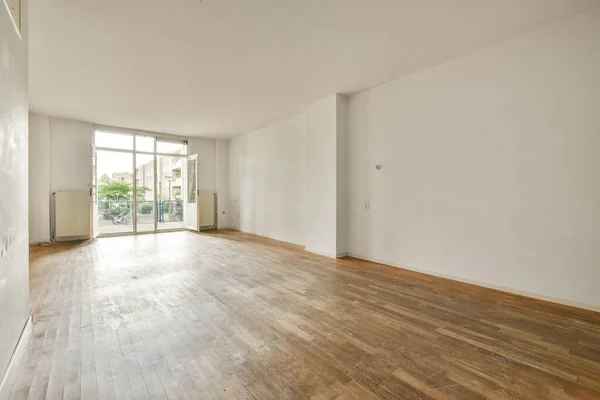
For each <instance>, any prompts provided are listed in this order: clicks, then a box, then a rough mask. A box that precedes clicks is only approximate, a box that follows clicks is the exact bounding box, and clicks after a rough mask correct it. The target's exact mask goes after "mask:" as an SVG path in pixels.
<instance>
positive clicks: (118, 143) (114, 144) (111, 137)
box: [95, 131, 133, 150]
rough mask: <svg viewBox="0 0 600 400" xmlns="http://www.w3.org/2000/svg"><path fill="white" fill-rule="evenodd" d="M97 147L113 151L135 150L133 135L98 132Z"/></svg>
mask: <svg viewBox="0 0 600 400" xmlns="http://www.w3.org/2000/svg"><path fill="white" fill-rule="evenodd" d="M95 136H96V140H95V144H96V147H108V148H111V149H121V150H133V135H128V134H124V133H113V132H105V131H96V135H95Z"/></svg>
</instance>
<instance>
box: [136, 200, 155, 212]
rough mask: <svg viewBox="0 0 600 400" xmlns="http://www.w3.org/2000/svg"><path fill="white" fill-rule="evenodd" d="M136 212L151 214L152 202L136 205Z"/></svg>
mask: <svg viewBox="0 0 600 400" xmlns="http://www.w3.org/2000/svg"><path fill="white" fill-rule="evenodd" d="M138 212H139V213H140V214H152V202H143V203H141V204H140V205H138Z"/></svg>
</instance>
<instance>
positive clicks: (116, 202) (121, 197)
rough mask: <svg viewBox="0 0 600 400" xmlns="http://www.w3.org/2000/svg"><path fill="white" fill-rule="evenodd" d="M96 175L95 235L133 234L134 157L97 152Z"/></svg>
mask: <svg viewBox="0 0 600 400" xmlns="http://www.w3.org/2000/svg"><path fill="white" fill-rule="evenodd" d="M96 174H97V175H96V176H97V179H98V215H97V225H98V233H99V234H100V235H103V234H109V233H129V232H133V212H132V211H133V210H132V208H133V154H132V153H118V152H114V151H102V150H98V152H97V155H96Z"/></svg>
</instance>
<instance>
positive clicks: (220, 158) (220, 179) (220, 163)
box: [215, 140, 230, 229]
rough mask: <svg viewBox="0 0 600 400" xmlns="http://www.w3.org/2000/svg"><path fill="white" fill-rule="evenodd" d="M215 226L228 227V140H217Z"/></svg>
mask: <svg viewBox="0 0 600 400" xmlns="http://www.w3.org/2000/svg"><path fill="white" fill-rule="evenodd" d="M215 172H216V186H217V187H216V189H217V227H218V228H219V229H224V228H229V226H230V225H229V141H227V140H217V154H216V171H215Z"/></svg>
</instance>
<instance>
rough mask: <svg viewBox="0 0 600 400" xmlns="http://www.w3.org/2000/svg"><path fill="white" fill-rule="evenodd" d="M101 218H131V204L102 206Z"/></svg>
mask: <svg viewBox="0 0 600 400" xmlns="http://www.w3.org/2000/svg"><path fill="white" fill-rule="evenodd" d="M101 212H102V216H103V217H104V219H109V220H111V219H113V218H114V217H119V216H124V215H125V216H128V217H129V218H131V202H130V201H119V202H114V203H113V202H111V203H103V204H102V209H101Z"/></svg>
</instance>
